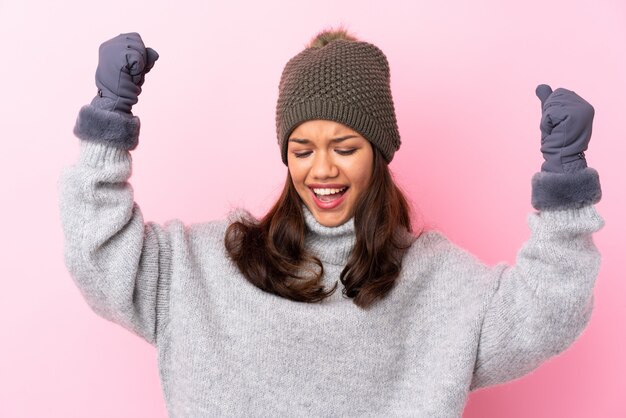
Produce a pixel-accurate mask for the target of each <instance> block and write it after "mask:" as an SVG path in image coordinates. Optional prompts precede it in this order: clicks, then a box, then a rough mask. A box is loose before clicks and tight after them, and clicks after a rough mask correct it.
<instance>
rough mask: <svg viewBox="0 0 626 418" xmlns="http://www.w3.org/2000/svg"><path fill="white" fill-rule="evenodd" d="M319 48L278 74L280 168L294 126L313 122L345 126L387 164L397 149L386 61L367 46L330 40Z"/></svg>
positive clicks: (310, 51)
mask: <svg viewBox="0 0 626 418" xmlns="http://www.w3.org/2000/svg"><path fill="white" fill-rule="evenodd" d="M326 34H327V33H322V34H320V35H318V39H319V38H320V37H321V36H323V35H326ZM322 44H323V45H322V46H313V47H309V48H306V49H305V50H304V51H302V52H300V53H299V54H298V55H296V56H295V57H293V58H292V59H291V60H289V62H288V63H287V65H286V66H285V69H284V70H283V74H282V77H281V80H280V85H279V95H278V104H277V106H276V130H277V134H278V144H279V146H280V148H281V157H282V160H283V162H284V163H285V164H287V142H288V140H289V135H291V133H292V132H293V130H294V129H295V128H296V127H297V126H298V125H299V124H301V123H302V122H305V121H307V120H313V119H326V120H332V121H335V122H339V123H342V124H344V125H346V126H349V127H350V128H352V129H354V130H355V131H357V132H358V133H360V134H361V135H363V137H365V138H366V139H367V140H369V141H370V142H371V143H372V144H373V145H374V146H375V147H376V148H378V149H379V150H380V151H381V152H382V154H383V156H384V157H385V160H387V162H390V161H391V160H392V159H393V155H394V153H395V151H396V150H398V148H400V134H399V132H398V126H397V122H396V115H395V111H394V106H393V99H392V97H391V88H390V86H389V64H388V63H387V58H386V57H385V55H384V54H383V52H382V51H381V50H380V49H379V48H378V47H376V46H375V45H372V44H370V43H367V42H360V41H353V40H348V39H335V40H331V41H327V43H326V42H323V43H322Z"/></svg>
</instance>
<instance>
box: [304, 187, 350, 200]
mask: <svg viewBox="0 0 626 418" xmlns="http://www.w3.org/2000/svg"><path fill="white" fill-rule="evenodd" d="M312 190H313V193H314V194H315V197H316V198H317V199H318V200H319V201H320V202H324V203H328V202H332V201H334V200H337V199H340V198H341V196H343V194H344V193H345V192H346V190H348V188H347V187H341V188H327V189H321V188H314V189H312Z"/></svg>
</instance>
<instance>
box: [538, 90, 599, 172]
mask: <svg viewBox="0 0 626 418" xmlns="http://www.w3.org/2000/svg"><path fill="white" fill-rule="evenodd" d="M535 92H536V94H537V97H539V100H541V108H542V115H541V125H540V129H541V152H542V153H543V158H544V160H545V161H544V163H543V164H542V166H541V170H542V171H549V172H553V173H568V172H573V171H578V170H582V169H584V168H585V167H587V161H586V160H585V153H584V152H585V151H586V150H587V147H588V145H589V140H590V139H591V128H592V124H593V116H594V109H593V106H591V105H590V104H589V103H588V102H587V101H585V100H584V99H583V98H582V97H580V96H578V95H577V94H576V93H574V92H573V91H570V90H566V89H563V88H559V89H556V90H555V91H554V92H553V91H552V88H550V86H548V85H546V84H541V85H539V86H537V89H536V91H535Z"/></svg>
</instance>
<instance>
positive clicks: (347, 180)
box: [287, 120, 374, 226]
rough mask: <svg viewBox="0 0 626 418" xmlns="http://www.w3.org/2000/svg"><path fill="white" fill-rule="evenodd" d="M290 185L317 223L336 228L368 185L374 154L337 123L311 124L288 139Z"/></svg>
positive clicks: (313, 122)
mask: <svg viewBox="0 0 626 418" xmlns="http://www.w3.org/2000/svg"><path fill="white" fill-rule="evenodd" d="M287 165H288V166H289V173H290V174H291V179H292V181H293V184H294V186H295V188H296V190H297V192H298V195H300V198H301V199H302V201H303V202H304V204H305V205H306V206H307V208H309V210H310V211H311V213H312V214H313V216H315V219H316V220H317V222H319V223H320V224H322V225H324V226H338V225H341V224H343V223H345V222H346V221H347V220H349V219H350V218H351V217H352V216H353V215H354V210H355V207H356V202H357V201H358V199H359V197H360V196H361V195H362V194H363V192H364V191H365V190H366V188H367V187H368V185H369V183H370V179H371V177H372V170H373V166H374V151H373V150H372V145H371V144H370V142H369V141H368V140H366V139H365V138H363V137H362V136H361V135H359V134H358V133H357V132H356V131H353V130H352V129H350V128H348V127H347V126H345V125H342V124H340V123H337V122H333V121H328V120H310V121H307V122H304V123H302V124H301V125H298V127H297V128H296V129H295V130H294V131H293V132H292V133H291V135H290V136H289V142H288V145H287Z"/></svg>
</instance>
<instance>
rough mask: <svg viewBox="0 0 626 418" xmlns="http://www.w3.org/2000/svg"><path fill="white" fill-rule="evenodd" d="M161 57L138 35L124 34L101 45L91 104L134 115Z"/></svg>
mask: <svg viewBox="0 0 626 418" xmlns="http://www.w3.org/2000/svg"><path fill="white" fill-rule="evenodd" d="M158 58H159V54H157V52H156V51H155V50H154V49H152V48H146V47H145V46H144V43H143V41H142V40H141V36H139V34H138V33H123V34H121V35H118V36H116V37H115V38H112V39H109V40H108V41H106V42H104V43H103V44H102V45H100V50H99V59H98V68H97V70H96V86H98V94H97V96H96V97H95V98H94V99H93V101H92V102H91V104H92V105H93V106H95V107H97V108H100V109H105V110H111V111H115V112H119V113H123V114H129V115H130V114H132V113H131V108H132V106H133V105H134V104H135V103H137V101H138V96H139V94H141V86H142V85H143V82H144V77H145V75H146V74H147V73H148V72H149V71H150V70H151V69H152V67H153V66H154V63H155V61H156V60H157V59H158Z"/></svg>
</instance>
